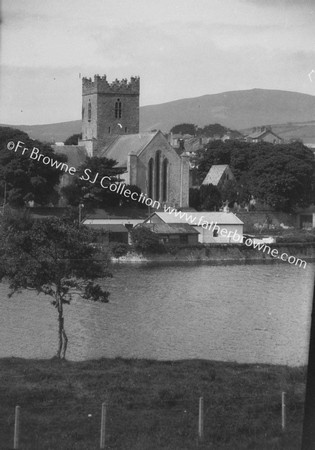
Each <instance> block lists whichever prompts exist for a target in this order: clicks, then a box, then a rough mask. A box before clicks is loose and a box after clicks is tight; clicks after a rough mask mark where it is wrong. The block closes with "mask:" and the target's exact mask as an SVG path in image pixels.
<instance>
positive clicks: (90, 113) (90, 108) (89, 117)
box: [88, 100, 92, 122]
mask: <svg viewBox="0 0 315 450" xmlns="http://www.w3.org/2000/svg"><path fill="white" fill-rule="evenodd" d="M91 117H92V106H91V100H89V104H88V121H89V122H91Z"/></svg>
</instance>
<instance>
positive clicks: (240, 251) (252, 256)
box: [111, 242, 315, 267]
mask: <svg viewBox="0 0 315 450" xmlns="http://www.w3.org/2000/svg"><path fill="white" fill-rule="evenodd" d="M267 245H268V247H270V250H269V251H268V248H266V249H265V250H264V251H263V250H258V248H253V247H247V246H246V245H239V244H215V245H213V244H212V245H209V244H208V245H202V244H199V245H197V246H190V247H189V246H181V247H180V246H178V247H172V248H170V249H169V251H168V252H163V253H149V252H147V253H137V252H135V251H129V252H126V254H125V255H123V256H120V257H112V258H111V259H112V262H113V263H127V264H130V263H138V264H159V263H161V264H162V263H169V264H172V263H175V264H176V263H187V262H190V263H204V264H213V265H216V264H235V263H237V264H247V263H269V262H273V263H279V264H289V263H288V262H286V261H281V260H280V259H279V258H278V259H277V258H274V257H272V256H271V252H272V250H274V249H276V250H277V251H278V255H281V254H283V253H286V254H287V255H288V256H293V257H294V258H296V260H297V259H299V260H301V261H306V263H311V262H314V261H315V243H304V242H303V243H277V244H267ZM303 266H304V263H301V262H300V261H297V263H296V267H303Z"/></svg>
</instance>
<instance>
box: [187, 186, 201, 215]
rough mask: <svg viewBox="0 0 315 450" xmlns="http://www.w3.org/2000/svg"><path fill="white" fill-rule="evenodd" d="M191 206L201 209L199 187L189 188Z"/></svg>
mask: <svg viewBox="0 0 315 450" xmlns="http://www.w3.org/2000/svg"><path fill="white" fill-rule="evenodd" d="M189 206H191V207H192V208H195V209H196V210H197V211H199V209H200V206H201V204H200V190H199V189H198V188H190V189H189Z"/></svg>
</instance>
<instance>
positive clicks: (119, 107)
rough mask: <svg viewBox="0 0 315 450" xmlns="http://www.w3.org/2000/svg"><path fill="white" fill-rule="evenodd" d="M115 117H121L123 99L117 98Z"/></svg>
mask: <svg viewBox="0 0 315 450" xmlns="http://www.w3.org/2000/svg"><path fill="white" fill-rule="evenodd" d="M115 117H116V119H120V118H121V101H120V99H119V98H117V102H116V103H115Z"/></svg>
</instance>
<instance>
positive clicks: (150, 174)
mask: <svg viewBox="0 0 315 450" xmlns="http://www.w3.org/2000/svg"><path fill="white" fill-rule="evenodd" d="M148 169H149V170H148V196H149V197H150V198H152V197H153V186H154V184H153V177H154V161H153V158H151V159H150V161H149V168H148Z"/></svg>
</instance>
